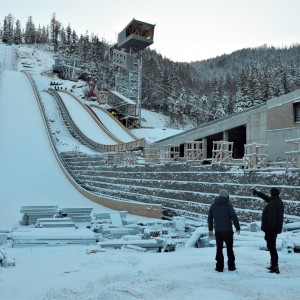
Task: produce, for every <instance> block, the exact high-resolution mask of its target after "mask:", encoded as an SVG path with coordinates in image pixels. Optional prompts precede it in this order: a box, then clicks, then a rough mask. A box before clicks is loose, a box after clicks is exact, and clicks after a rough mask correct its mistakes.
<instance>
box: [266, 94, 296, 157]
mask: <svg viewBox="0 0 300 300" xmlns="http://www.w3.org/2000/svg"><path fill="white" fill-rule="evenodd" d="M299 101H300V91H299V90H297V91H295V92H292V93H289V94H287V95H283V96H281V97H278V98H274V99H271V100H269V101H268V102H267V120H268V123H267V143H268V153H269V159H270V160H273V161H276V160H279V159H285V151H287V150H288V149H287V147H286V140H293V139H297V138H299V137H300V123H295V120H294V110H293V104H294V103H295V102H299Z"/></svg>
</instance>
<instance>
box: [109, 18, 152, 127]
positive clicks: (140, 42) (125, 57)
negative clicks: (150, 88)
mask: <svg viewBox="0 0 300 300" xmlns="http://www.w3.org/2000/svg"><path fill="white" fill-rule="evenodd" d="M154 27H155V25H152V24H149V23H145V22H142V21H138V20H135V19H132V21H131V22H130V23H129V24H128V25H127V26H126V27H125V28H124V29H123V30H122V31H121V32H120V33H119V34H118V43H117V45H116V47H115V48H114V50H113V52H112V60H113V62H114V63H115V64H117V65H118V66H120V67H123V68H125V69H127V70H128V71H129V72H130V71H133V68H134V60H135V59H136V61H137V73H138V74H137V89H138V92H137V99H136V117H138V126H139V127H140V126H141V108H142V57H141V55H140V52H141V50H143V49H145V48H147V47H148V46H150V45H151V44H153V37H154Z"/></svg>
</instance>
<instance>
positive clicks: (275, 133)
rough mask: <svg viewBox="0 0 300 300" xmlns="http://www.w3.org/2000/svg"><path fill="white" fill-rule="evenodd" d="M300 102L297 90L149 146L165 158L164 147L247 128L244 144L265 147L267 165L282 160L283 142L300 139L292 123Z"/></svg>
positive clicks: (297, 127)
mask: <svg viewBox="0 0 300 300" xmlns="http://www.w3.org/2000/svg"><path fill="white" fill-rule="evenodd" d="M299 101H300V90H297V91H294V92H292V93H289V94H287V95H283V96H280V97H277V98H273V99H270V100H268V101H267V102H266V103H263V104H260V105H257V106H255V107H252V108H249V109H247V110H245V111H243V112H240V113H236V114H233V115H230V116H227V117H224V118H220V119H218V120H215V121H212V122H209V123H206V124H203V125H201V126H198V127H196V128H193V129H191V130H188V131H185V132H183V133H180V134H177V135H174V136H172V137H170V138H166V139H163V140H160V141H157V142H155V143H153V144H150V145H149V147H150V148H159V150H160V157H161V158H164V156H165V146H167V145H180V144H185V143H186V142H189V141H194V140H201V139H205V138H206V137H209V136H211V135H214V134H217V133H223V139H224V137H226V134H224V133H226V131H227V130H230V129H232V128H235V127H238V126H242V125H244V126H246V141H247V144H252V143H256V144H268V154H269V160H270V161H277V160H279V159H285V151H286V150H287V149H286V140H291V139H297V138H300V123H299V122H297V123H295V122H294V111H293V105H294V103H295V102H299Z"/></svg>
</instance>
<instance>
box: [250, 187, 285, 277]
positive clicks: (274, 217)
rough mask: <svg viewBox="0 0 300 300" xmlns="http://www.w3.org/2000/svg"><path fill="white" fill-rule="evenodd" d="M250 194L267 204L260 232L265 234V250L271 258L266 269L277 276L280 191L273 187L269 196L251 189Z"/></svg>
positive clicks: (280, 207) (282, 211)
mask: <svg viewBox="0 0 300 300" xmlns="http://www.w3.org/2000/svg"><path fill="white" fill-rule="evenodd" d="M252 193H253V196H258V197H259V198H261V199H263V200H265V201H266V202H267V205H266V206H265V208H264V210H263V213H262V219H261V230H262V231H263V232H264V233H265V240H266V242H267V248H268V250H269V251H270V256H271V265H270V266H269V267H268V269H269V270H270V273H277V274H279V273H280V272H279V267H278V253H277V249H276V239H277V234H279V233H281V231H282V226H283V214H284V205H283V202H282V200H281V199H280V197H279V195H280V191H279V190H278V189H277V188H274V187H273V188H271V189H270V196H268V195H266V194H264V193H262V192H259V191H257V190H255V189H252Z"/></svg>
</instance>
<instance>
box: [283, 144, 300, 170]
mask: <svg viewBox="0 0 300 300" xmlns="http://www.w3.org/2000/svg"><path fill="white" fill-rule="evenodd" d="M286 145H287V151H286V152H285V155H286V168H287V170H290V169H297V170H299V169H300V138H299V139H295V140H287V141H286Z"/></svg>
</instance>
